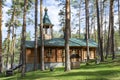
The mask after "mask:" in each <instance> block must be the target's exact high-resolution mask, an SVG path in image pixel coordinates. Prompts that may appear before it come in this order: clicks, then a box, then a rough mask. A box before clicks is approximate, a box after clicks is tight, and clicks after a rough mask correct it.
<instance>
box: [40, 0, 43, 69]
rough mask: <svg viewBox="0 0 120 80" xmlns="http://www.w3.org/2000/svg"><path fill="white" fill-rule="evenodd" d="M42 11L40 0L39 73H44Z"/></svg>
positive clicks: (41, 0) (41, 1)
mask: <svg viewBox="0 0 120 80" xmlns="http://www.w3.org/2000/svg"><path fill="white" fill-rule="evenodd" d="M42 10H43V0H40V38H41V47H40V68H41V71H44V38H43V19H42V15H43V14H42V12H43V11H42Z"/></svg>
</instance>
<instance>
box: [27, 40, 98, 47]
mask: <svg viewBox="0 0 120 80" xmlns="http://www.w3.org/2000/svg"><path fill="white" fill-rule="evenodd" d="M44 45H45V47H64V45H65V40H64V39H63V38H53V39H50V40H45V41H44ZM88 45H89V46H90V47H97V43H96V42H95V41H93V40H89V44H88ZM38 46H41V44H40V40H38ZM69 46H70V47H85V46H86V40H85V39H78V38H70V39H69ZM26 47H27V48H33V47H34V41H26Z"/></svg>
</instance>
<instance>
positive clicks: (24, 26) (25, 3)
mask: <svg viewBox="0 0 120 80" xmlns="http://www.w3.org/2000/svg"><path fill="white" fill-rule="evenodd" d="M27 3H28V0H24V12H23V27H22V41H21V45H22V73H21V76H22V77H24V76H25V71H26V69H25V68H26V47H25V40H26V12H27Z"/></svg>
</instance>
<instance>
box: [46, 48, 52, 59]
mask: <svg viewBox="0 0 120 80" xmlns="http://www.w3.org/2000/svg"><path fill="white" fill-rule="evenodd" d="M51 56H52V49H50V48H49V49H48V50H47V57H51Z"/></svg>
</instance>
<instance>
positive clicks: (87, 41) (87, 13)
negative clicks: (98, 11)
mask: <svg viewBox="0 0 120 80" xmlns="http://www.w3.org/2000/svg"><path fill="white" fill-rule="evenodd" d="M88 4H89V1H88V0H85V14H86V46H87V61H86V65H88V60H89V46H88V43H89V9H88Z"/></svg>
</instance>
